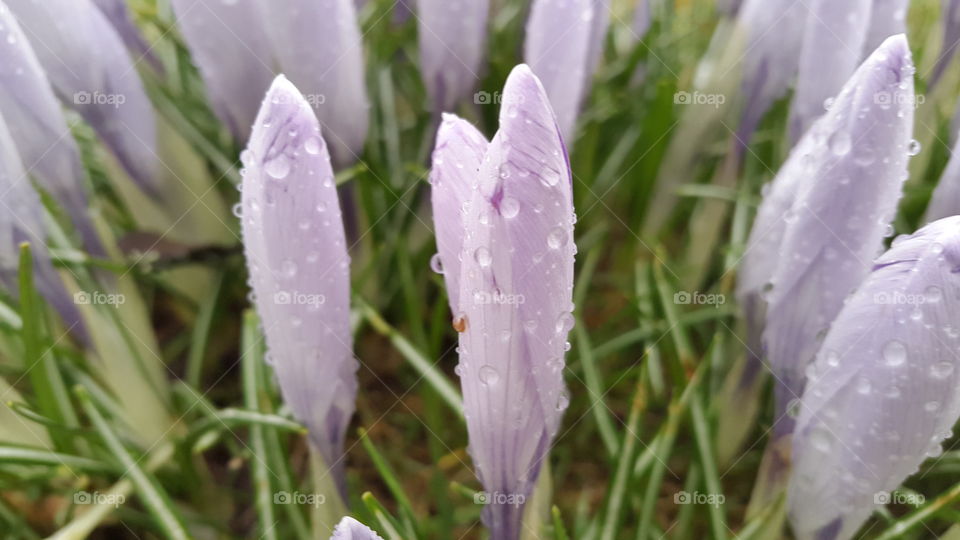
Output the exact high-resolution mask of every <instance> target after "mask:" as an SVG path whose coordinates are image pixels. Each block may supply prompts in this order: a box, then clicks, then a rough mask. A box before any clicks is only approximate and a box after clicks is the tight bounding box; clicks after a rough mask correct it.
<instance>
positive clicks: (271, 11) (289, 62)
mask: <svg viewBox="0 0 960 540" xmlns="http://www.w3.org/2000/svg"><path fill="white" fill-rule="evenodd" d="M258 2H259V3H260V7H261V12H260V13H261V15H262V16H263V18H264V21H265V23H266V28H267V35H268V36H270V40H271V43H272V46H273V54H274V58H275V59H276V62H277V64H278V65H279V66H280V67H281V69H282V71H283V73H284V75H286V76H287V77H289V78H290V81H291V82H293V83H294V84H296V85H297V86H298V87H299V88H300V89H301V90H302V91H303V93H304V95H306V96H307V97H308V98H309V100H310V103H311V105H313V106H314V109H315V111H316V114H317V117H318V118H319V119H320V123H321V125H322V126H323V129H324V133H325V134H326V138H327V141H328V142H329V144H330V154H331V156H332V157H333V160H334V163H335V164H337V166H343V165H346V164H349V163H353V162H354V161H356V160H357V159H358V157H357V156H358V154H359V153H360V152H362V151H363V145H364V142H365V141H366V137H367V123H368V117H369V111H368V103H367V87H366V82H365V81H364V70H363V65H364V64H363V41H362V40H361V36H360V27H359V25H358V23H357V12H356V8H355V7H354V5H353V2H352V1H351V0H288V1H287V2H284V4H283V8H282V9H279V8H278V7H277V5H276V3H275V2H274V0H258Z"/></svg>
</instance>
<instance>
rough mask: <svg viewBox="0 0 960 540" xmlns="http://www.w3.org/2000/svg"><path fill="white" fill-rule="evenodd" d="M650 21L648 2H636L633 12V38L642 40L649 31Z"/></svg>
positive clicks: (647, 0)
mask: <svg viewBox="0 0 960 540" xmlns="http://www.w3.org/2000/svg"><path fill="white" fill-rule="evenodd" d="M652 20H653V17H652V15H651V13H650V0H638V1H637V6H636V8H634V10H633V38H634V39H636V40H640V39H643V36H645V35H646V34H647V31H648V30H650V23H651V22H652Z"/></svg>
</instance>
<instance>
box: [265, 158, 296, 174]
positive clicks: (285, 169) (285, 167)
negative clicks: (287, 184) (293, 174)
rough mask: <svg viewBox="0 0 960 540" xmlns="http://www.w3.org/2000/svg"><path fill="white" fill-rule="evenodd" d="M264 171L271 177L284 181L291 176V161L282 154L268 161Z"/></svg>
mask: <svg viewBox="0 0 960 540" xmlns="http://www.w3.org/2000/svg"><path fill="white" fill-rule="evenodd" d="M263 169H264V170H265V171H266V173H267V174H269V175H270V176H271V177H273V178H276V179H277V180H283V179H284V178H286V177H287V175H288V174H290V160H289V159H287V156H286V155H284V154H280V155H278V156H277V157H275V158H273V159H271V160H270V161H268V162H267V163H266V164H265V165H264V166H263Z"/></svg>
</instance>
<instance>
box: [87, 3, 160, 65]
mask: <svg viewBox="0 0 960 540" xmlns="http://www.w3.org/2000/svg"><path fill="white" fill-rule="evenodd" d="M93 2H94V3H95V4H96V5H97V7H98V8H100V11H102V12H103V14H104V15H106V16H107V20H109V21H110V24H112V25H113V27H114V28H115V29H116V30H117V33H118V34H120V38H121V39H122V40H123V43H124V44H125V45H126V46H127V49H129V50H130V52H131V53H132V54H133V55H134V57H136V61H137V62H140V61H141V60H146V61H147V62H149V63H150V66H151V67H152V68H153V69H154V70H156V71H162V70H163V65H162V64H161V63H160V59H159V58H157V56H156V55H155V54H153V51H152V48H153V47H152V46H151V45H149V44H147V41H146V40H145V39H143V35H142V34H141V33H140V30H139V29H138V28H137V25H136V24H134V23H133V18H132V17H131V16H130V10H129V9H128V8H127V2H126V1H125V0H93Z"/></svg>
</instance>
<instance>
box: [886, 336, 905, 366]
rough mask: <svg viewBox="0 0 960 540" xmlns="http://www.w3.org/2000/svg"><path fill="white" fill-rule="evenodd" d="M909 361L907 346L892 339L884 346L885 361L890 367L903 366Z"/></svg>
mask: <svg viewBox="0 0 960 540" xmlns="http://www.w3.org/2000/svg"><path fill="white" fill-rule="evenodd" d="M906 361H907V348H906V347H905V346H904V345H903V343H901V342H899V341H897V340H895V339H891V340H890V341H888V342H887V343H886V345H884V346H883V362H884V363H885V364H886V365H888V366H890V367H897V366H902V365H903V364H904V363H905V362H906Z"/></svg>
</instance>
